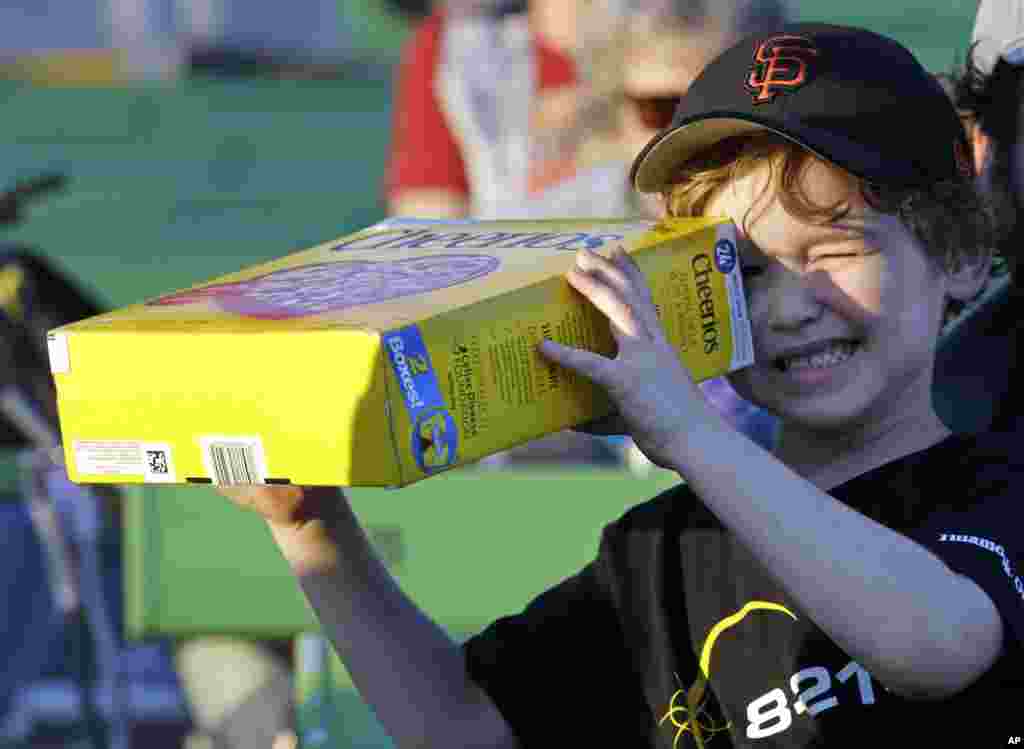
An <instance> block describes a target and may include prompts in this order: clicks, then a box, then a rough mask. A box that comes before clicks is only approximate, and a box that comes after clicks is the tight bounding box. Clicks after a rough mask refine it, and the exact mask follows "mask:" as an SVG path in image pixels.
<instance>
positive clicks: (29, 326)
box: [0, 193, 104, 448]
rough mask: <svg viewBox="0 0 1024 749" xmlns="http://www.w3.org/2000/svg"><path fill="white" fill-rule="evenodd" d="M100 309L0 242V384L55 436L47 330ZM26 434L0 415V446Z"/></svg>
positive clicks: (58, 275) (24, 250)
mask: <svg viewBox="0 0 1024 749" xmlns="http://www.w3.org/2000/svg"><path fill="white" fill-rule="evenodd" d="M8 194H9V193H8ZM103 311H104V310H103V308H102V306H101V305H100V303H99V302H98V301H97V300H96V299H94V298H93V297H92V296H91V295H90V294H88V293H87V292H86V291H85V290H84V289H83V288H82V287H81V286H79V285H78V284H77V283H75V282H73V281H72V280H71V279H70V278H68V277H67V276H66V275H65V274H64V273H62V272H61V271H59V270H58V269H57V268H56V267H55V265H54V264H53V263H52V262H51V261H50V260H48V259H47V258H45V257H43V256H41V255H39V254H37V253H36V252H35V251H33V250H32V249H31V248H29V247H26V246H24V245H19V244H13V243H6V244H5V243H0V361H2V362H4V364H3V365H2V366H0V386H8V387H13V388H14V389H15V390H17V391H18V392H19V393H20V394H22V395H23V396H24V397H25V398H26V399H27V400H28V401H29V402H30V403H31V404H32V406H33V407H34V408H35V410H36V412H37V413H38V414H39V415H40V416H41V417H42V419H43V420H44V421H45V422H46V424H47V426H48V427H49V428H50V430H51V431H53V432H54V433H55V434H57V435H58V436H59V434H60V424H59V421H58V419H57V404H56V393H55V390H54V386H53V377H52V375H51V374H50V363H49V355H48V353H47V345H46V332H47V331H48V330H51V329H52V328H56V327H59V326H61V325H65V324H67V323H71V322H76V321H78V320H81V319H83V318H86V317H92V316H94V315H98V314H100V313H101V312H103ZM30 437H31V435H26V434H24V432H23V430H21V429H19V428H18V427H17V426H16V425H15V424H13V423H12V422H11V420H10V419H9V418H8V417H7V416H6V415H4V414H2V413H0V448H19V447H27V446H29V445H30V444H32V441H31V439H30ZM51 447H52V445H51Z"/></svg>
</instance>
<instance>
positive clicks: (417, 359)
mask: <svg viewBox="0 0 1024 749" xmlns="http://www.w3.org/2000/svg"><path fill="white" fill-rule="evenodd" d="M382 341H383V343H384V348H385V349H387V352H388V357H389V358H390V360H391V368H392V370H393V371H394V373H395V379H396V380H397V381H398V386H399V389H400V390H401V392H402V401H403V403H405V409H406V411H408V413H409V421H411V422H412V435H411V444H410V449H411V450H412V454H413V457H414V458H415V459H416V464H417V465H418V466H419V467H420V469H421V470H423V471H424V472H426V473H431V472H433V471H438V470H440V469H442V468H447V467H448V466H451V465H453V464H454V463H455V460H456V453H457V448H458V444H459V432H458V428H457V427H456V425H455V419H453V418H452V415H451V414H450V413H449V412H448V408H447V406H446V405H445V402H444V396H443V395H442V394H441V386H440V384H439V383H438V381H437V374H436V373H435V372H434V366H433V364H431V362H430V354H429V353H428V352H427V347H426V344H424V343H423V337H422V336H421V335H420V331H419V328H417V327H416V326H415V325H410V326H408V327H406V328H399V329H398V330H392V331H389V332H387V333H384V335H383V336H382Z"/></svg>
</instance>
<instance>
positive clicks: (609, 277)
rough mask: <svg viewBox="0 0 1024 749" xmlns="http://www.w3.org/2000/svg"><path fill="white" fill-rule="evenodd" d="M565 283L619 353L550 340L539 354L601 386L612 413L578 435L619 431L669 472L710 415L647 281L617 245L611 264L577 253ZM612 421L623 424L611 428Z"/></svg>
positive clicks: (614, 424) (585, 426)
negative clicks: (689, 435) (697, 423)
mask: <svg viewBox="0 0 1024 749" xmlns="http://www.w3.org/2000/svg"><path fill="white" fill-rule="evenodd" d="M566 278H567V279H568V281H569V283H570V284H572V286H573V287H574V288H575V289H576V290H577V291H579V292H580V293H581V294H583V296H585V297H586V298H587V299H588V300H590V302H591V303H593V305H594V306H595V307H597V308H598V309H599V310H600V311H601V312H603V313H604V314H605V316H606V317H607V318H608V322H609V324H610V326H611V332H612V335H613V336H614V337H615V341H616V343H617V344H618V355H617V356H616V357H615V358H614V359H609V358H607V357H605V356H601V355H599V354H595V353H592V352H590V351H584V350H582V349H577V348H572V347H570V346H563V345H561V344H558V343H555V342H553V341H544V342H543V343H541V345H540V346H539V347H538V351H539V352H540V353H541V354H543V355H544V356H546V357H547V358H549V359H551V360H552V361H554V362H557V363H558V364H561V365H562V366H564V367H568V368H569V369H573V370H575V371H577V372H579V373H580V374H582V375H583V376H585V377H587V378H589V379H590V380H592V381H593V382H595V383H597V384H598V385H601V386H602V387H604V388H605V390H606V391H607V392H608V395H609V396H610V398H611V399H612V402H613V403H614V404H615V407H616V411H617V414H612V416H611V417H610V418H606V419H597V420H595V421H593V422H590V423H588V424H586V425H584V426H583V427H582V429H583V430H584V431H590V432H592V433H604V432H603V431H598V430H603V429H607V428H609V427H611V428H616V429H618V428H621V427H623V426H624V427H625V433H628V434H630V435H632V437H633V440H634V442H636V444H637V446H638V447H639V448H640V449H641V450H642V451H643V452H644V454H645V455H646V456H647V457H648V458H649V459H650V460H651V462H653V463H654V464H655V465H657V466H660V467H662V468H669V469H672V468H673V466H672V460H673V454H674V453H675V450H674V446H675V445H676V444H678V443H679V441H680V440H682V439H685V434H686V431H687V429H688V427H689V426H690V425H691V424H692V423H693V420H694V419H697V418H706V417H707V415H708V414H709V413H710V409H709V408H708V407H707V403H706V402H705V401H704V398H703V395H702V394H701V392H700V390H699V389H698V388H697V386H696V385H695V384H694V382H693V379H692V378H691V377H690V375H689V373H687V372H686V370H685V368H684V367H683V364H682V362H681V361H680V360H679V354H678V352H677V351H676V349H675V348H674V347H673V346H672V345H671V344H670V343H669V342H668V340H667V339H666V338H665V331H664V328H663V327H662V325H661V321H660V320H659V319H658V314H657V311H656V310H655V308H654V302H653V301H652V300H651V293H650V289H649V288H648V286H647V280H646V279H645V278H644V277H643V274H642V273H641V272H640V269H639V268H638V267H637V266H636V263H635V262H634V261H633V259H632V258H631V257H630V256H629V255H628V254H627V253H626V251H625V250H624V249H622V248H621V247H616V248H615V249H613V250H612V259H610V260H609V259H606V258H603V257H601V256H600V255H597V254H595V253H593V252H590V251H587V250H583V251H580V252H579V253H578V254H577V256H576V267H575V268H574V269H572V270H571V271H569V273H568V274H567V275H566ZM616 416H618V417H619V418H621V423H619V424H616V423H615V418H616Z"/></svg>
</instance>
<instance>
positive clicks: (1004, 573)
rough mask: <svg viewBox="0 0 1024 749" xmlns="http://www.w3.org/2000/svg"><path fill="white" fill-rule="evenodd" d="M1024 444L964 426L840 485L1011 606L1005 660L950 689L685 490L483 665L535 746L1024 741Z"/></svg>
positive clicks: (479, 639) (513, 623) (546, 603)
mask: <svg viewBox="0 0 1024 749" xmlns="http://www.w3.org/2000/svg"><path fill="white" fill-rule="evenodd" d="M1012 446H1013V442H1012V436H1011V435H1009V434H985V435H978V436H952V437H949V438H947V439H946V440H943V441H942V442H940V443H939V444H937V445H934V446H932V447H931V448H928V449H927V450H923V451H921V452H918V453H915V454H912V455H909V456H906V457H904V458H901V459H899V460H895V461H892V462H890V463H888V464H886V465H883V466H881V467H879V468H877V469H875V470H873V471H871V472H869V473H867V474H864V475H862V476H859V477H857V478H855V479H853V480H851V481H848V482H847V483H845V484H843V485H841V486H839V487H836V488H835V489H833V490H832V491H831V492H830V493H831V494H832V496H834V497H836V498H837V499H839V500H841V501H843V502H844V503H846V504H848V505H850V506H852V507H854V508H855V509H857V510H858V511H860V512H862V513H863V514H865V515H867V516H869V517H871V518H872V519H874V520H876V521H879V522H881V523H883V524H885V525H887V526H889V527H890V528H894V529H896V530H898V531H900V532H901V533H904V534H905V535H907V536H908V537H910V538H912V539H914V540H916V541H917V542H919V543H921V544H922V545H924V546H925V547H926V548H928V549H930V550H931V551H932V552H934V553H935V554H936V555H937V556H939V557H940V558H941V559H942V560H943V561H944V562H945V563H946V564H947V565H948V566H949V567H950V568H951V569H952V570H953V571H955V572H957V573H959V574H963V575H966V576H968V577H970V578H971V579H973V580H974V581H976V582H977V583H978V585H979V586H981V587H982V588H983V589H984V590H985V591H986V592H987V593H988V595H989V596H990V597H991V598H992V600H993V601H994V602H995V604H996V607H997V609H998V610H999V612H1000V614H1001V616H1002V619H1003V623H1004V633H1005V634H1004V649H1003V652H1002V655H1001V656H1000V658H999V660H998V661H997V662H996V664H995V665H994V666H993V667H992V668H991V669H989V671H987V672H986V673H985V674H984V675H983V676H982V677H981V678H979V679H978V680H977V681H975V682H974V683H973V684H971V685H970V686H969V687H967V688H966V689H965V690H963V691H962V692H960V693H959V694H957V695H955V696H953V697H951V698H947V699H944V700H908V699H904V698H900V697H898V696H896V695H895V694H893V693H891V692H889V691H888V690H886V689H885V688H884V687H883V686H882V684H881V683H880V682H879V681H877V680H876V679H873V678H872V677H871V675H870V674H869V673H868V672H867V671H866V670H865V669H864V668H863V667H861V666H860V665H859V664H857V663H856V662H854V661H853V660H852V659H851V658H850V657H849V656H848V655H846V654H845V653H844V652H843V651H842V650H841V649H840V648H839V647H838V646H837V645H835V644H834V643H833V642H832V641H831V640H830V639H829V638H828V637H827V636H826V635H825V634H824V633H823V632H822V631H821V630H820V629H818V628H817V627H816V626H815V624H814V622H812V621H811V620H810V619H809V618H808V617H807V616H806V615H805V614H804V613H803V612H802V611H801V610H800V609H799V607H797V606H796V604H795V603H794V602H793V601H792V600H791V599H790V597H789V596H787V595H786V593H784V592H783V590H782V589H781V588H780V587H779V586H778V585H777V584H775V583H774V582H773V581H772V580H771V579H770V577H769V575H768V573H767V572H766V571H765V570H764V569H763V567H761V566H760V564H759V563H758V562H756V561H755V560H754V559H753V557H752V556H751V555H750V554H749V553H748V552H747V551H746V550H745V549H744V548H742V547H740V546H739V545H738V543H737V542H736V541H735V539H734V538H733V537H732V536H731V534H730V533H728V532H727V531H725V530H724V529H723V527H722V526H721V525H720V524H719V522H718V521H717V519H716V518H715V517H714V516H713V515H712V514H711V512H710V511H709V510H707V508H706V507H704V505H703V504H701V503H700V502H699V501H698V500H697V499H696V497H695V495H694V494H693V492H692V491H691V490H690V489H688V488H687V487H686V486H685V485H679V486H677V487H675V488H673V489H670V490H669V491H667V492H665V493H663V494H661V495H660V496H658V497H656V498H654V499H652V500H650V501H648V502H645V503H644V504H641V505H638V506H637V507H635V508H633V509H631V510H630V511H629V512H627V513H626V514H625V515H624V516H623V517H621V518H620V519H619V520H617V521H616V522H614V523H611V524H609V525H608V526H606V527H605V529H604V531H603V533H602V536H601V544H600V548H599V551H598V554H597V557H596V558H595V559H594V561H592V562H591V563H590V564H588V565H587V566H586V567H584V568H583V569H582V570H581V571H580V572H579V573H578V574H576V575H574V576H573V577H570V578H568V579H567V580H565V581H563V582H562V583H560V584H558V585H556V586H555V587H553V588H552V589H550V590H548V591H546V592H545V593H543V594H541V595H540V596H539V597H537V598H536V599H535V600H534V601H532V602H531V603H530V604H529V605H528V606H527V607H526V609H525V610H524V611H523V612H521V613H519V614H517V615H514V616H508V617H503V618H501V619H499V620H497V621H495V622H494V623H492V624H491V625H490V626H489V627H487V629H485V630H484V631H483V632H481V633H479V634H477V635H476V636H474V637H473V638H471V639H470V640H468V641H467V642H466V643H465V645H464V647H465V654H466V661H467V669H468V671H469V674H470V676H471V677H472V678H473V679H474V680H475V681H476V682H477V683H478V684H480V685H481V687H482V688H483V689H484V690H485V691H486V692H487V693H488V694H489V695H490V697H491V698H492V699H493V701H494V702H495V704H496V705H497V707H498V709H499V710H500V711H501V713H502V715H503V716H504V717H505V719H506V720H507V721H508V722H509V723H510V724H511V726H512V727H513V729H514V730H515V732H516V733H517V734H518V736H519V738H520V741H521V743H522V745H523V746H524V747H542V746H543V747H546V746H558V747H564V746H581V747H583V746H595V747H597V746H601V747H604V746H608V747H627V746H628V747H666V748H667V747H689V746H697V744H696V743H695V741H694V735H693V734H694V724H695V723H696V725H697V727H698V732H699V733H700V735H701V738H702V739H703V743H704V744H705V745H707V746H709V747H711V749H715V747H729V746H736V747H740V746H743V747H748V746H749V747H783V746H784V747H819V746H847V745H849V746H858V747H862V748H863V747H867V746H869V742H871V744H872V745H878V746H889V745H891V743H890V742H902V741H904V740H905V739H904V737H906V738H907V739H911V740H915V741H914V743H915V744H917V743H918V741H917V740H920V741H921V742H922V743H920V745H921V746H928V745H929V744H928V743H923V742H926V741H937V742H938V743H937V744H936V743H933V744H930V745H932V746H958V747H974V746H979V747H980V746H989V745H990V744H989V743H987V742H988V741H989V739H991V740H994V741H995V742H996V743H995V744H992V745H998V746H1004V745H1006V744H1007V743H1008V741H1010V738H1011V737H1012V736H1019V735H1024V700H1022V698H1024V658H1022V649H1021V643H1022V642H1024V587H1022V579H1021V578H1020V577H1018V570H1024V560H1022V559H1021V555H1022V551H1024V538H1022V534H1024V531H1022V526H1021V524H1020V521H1019V513H1018V510H1017V501H1018V495H1019V493H1020V489H1019V487H1020V481H1021V480H1024V465H1022V463H1024V461H1022V460H1021V459H1019V458H1015V456H1014V455H1013V453H1012V452H1011V450H1012ZM737 469H738V470H742V467H739V466H738V467H737ZM783 506H784V505H783V503H781V502H780V509H781V508H782V507H783ZM785 542H786V539H785V538H780V539H779V543H785ZM969 613H970V612H965V615H969ZM702 657H703V663H704V667H705V669H706V671H707V673H708V674H709V678H708V679H707V687H706V688H704V689H702V688H701V685H700V683H699V680H698V675H699V673H700V671H699V668H698V667H699V664H700V663H701V662H702V660H701V659H702ZM695 685H696V686H695ZM688 696H689V697H690V700H689V702H688V699H687V697H688ZM1011 743H1012V742H1011Z"/></svg>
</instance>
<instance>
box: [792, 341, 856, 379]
mask: <svg viewBox="0 0 1024 749" xmlns="http://www.w3.org/2000/svg"><path fill="white" fill-rule="evenodd" d="M862 344H863V341H861V340H860V339H858V338H837V339H832V340H829V341H823V342H821V343H820V344H818V345H812V346H806V347H803V348H802V349H801V350H800V351H799V352H794V353H792V354H787V355H783V356H778V357H775V358H774V359H772V365H773V366H774V367H775V369H776V370H778V371H779V372H789V371H793V370H802V369H828V368H830V367H835V366H837V365H839V364H842V363H843V362H845V361H846V360H847V359H849V358H850V357H852V356H853V355H854V354H856V353H857V352H858V351H859V350H860V347H861V345H862Z"/></svg>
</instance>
